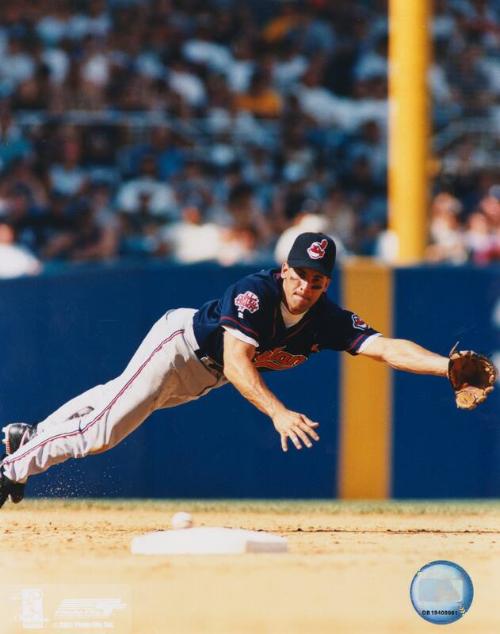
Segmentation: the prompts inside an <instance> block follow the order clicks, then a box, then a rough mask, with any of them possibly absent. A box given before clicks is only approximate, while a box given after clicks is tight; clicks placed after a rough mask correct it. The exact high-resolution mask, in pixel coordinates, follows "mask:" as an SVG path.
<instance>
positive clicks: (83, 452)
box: [0, 233, 494, 506]
mask: <svg viewBox="0 0 500 634" xmlns="http://www.w3.org/2000/svg"><path fill="white" fill-rule="evenodd" d="M334 264H335V244H334V242H333V240H331V238H329V237H327V236H326V235H323V234H317V233H303V234H301V235H300V236H298V238H297V239H296V240H295V242H294V244H293V246H292V248H291V250H290V253H289V256H288V259H287V262H286V263H284V264H283V265H282V267H281V270H279V269H277V270H266V271H261V272H259V273H255V274H253V275H249V276H247V277H245V278H243V279H241V280H239V281H238V282H236V283H235V284H233V285H232V286H230V287H229V288H228V289H227V290H226V292H225V293H224V295H223V296H222V297H221V298H220V299H216V300H212V301H209V302H207V303H206V304H204V305H203V306H202V307H201V308H199V309H198V310H195V309H192V308H178V309H174V310H170V311H168V312H167V313H166V314H165V315H163V316H162V317H161V318H160V319H159V320H158V321H157V322H156V324H154V326H153V327H152V329H151V330H150V331H149V333H148V334H147V336H146V338H145V339H144V341H143V342H142V343H141V344H140V346H139V348H138V350H137V351H136V353H135V354H134V356H133V357H132V359H131V361H130V362H129V364H128V365H127V367H126V368H125V370H124V371H123V373H122V374H121V375H120V376H118V377H117V378H115V379H112V380H111V381H109V382H108V383H105V384H104V385H98V386H96V387H93V388H91V389H90V390H88V391H87V392H84V393H83V394H81V395H79V396H77V397H76V398H74V399H72V400H71V401H69V402H68V403H65V404H64V405H62V407H60V408H59V409H58V410H56V411H55V412H53V413H52V414H51V415H50V416H49V417H48V418H46V419H45V420H43V421H41V422H40V423H38V424H37V425H28V424H27V423H12V424H10V425H7V426H6V427H4V430H3V431H4V443H5V446H6V454H7V455H6V456H5V458H4V459H3V461H2V462H1V464H0V506H1V505H3V504H4V502H5V501H6V499H7V497H9V496H10V498H11V500H12V501H13V502H20V501H21V500H22V499H23V497H24V485H25V482H26V480H27V479H28V477H29V476H32V475H35V474H37V473H41V472H43V471H46V470H47V469H49V467H51V466H52V465H55V464H57V463H60V462H63V461H65V460H67V459H68V458H83V457H85V456H87V455H90V454H95V453H100V452H103V451H107V450H108V449H111V448H112V447H114V446H115V445H116V444H118V443H119V442H121V441H122V440H123V439H124V438H125V437H126V436H128V434H130V433H131V432H133V431H134V430H135V429H136V428H137V427H138V426H139V425H141V423H142V422H143V421H144V420H145V419H146V418H147V417H148V416H149V415H150V414H151V413H152V412H153V411H154V410H156V409H160V408H166V407H174V406H176V405H181V404H182V403H186V402H188V401H191V400H193V399H197V398H200V397H201V396H204V395H205V394H207V393H208V392H210V390H213V389H215V388H218V387H221V386H222V385H224V384H225V383H227V382H230V383H232V384H233V385H234V386H235V388H236V389H237V390H238V391H239V392H240V393H241V394H242V396H244V397H245V398H246V399H247V400H248V401H250V403H252V404H253V405H255V407H256V408H257V409H259V410H260V411H261V412H263V413H264V414H266V415H267V416H269V418H270V419H271V421H272V423H273V425H274V427H275V429H276V431H277V432H278V434H279V436H280V439H281V448H282V449H283V451H287V450H288V442H289V441H291V443H292V444H293V445H294V446H295V447H296V448H297V449H301V448H302V446H303V445H305V446H306V447H311V446H312V444H313V441H318V440H319V436H318V423H317V422H314V421H312V420H310V419H309V418H308V417H307V416H306V415H305V414H303V413H301V412H294V411H291V410H289V409H288V408H287V406H286V404H284V403H282V402H281V401H280V400H279V399H278V398H277V397H276V396H275V395H274V394H273V393H272V392H271V391H270V390H269V388H268V387H267V386H266V383H265V382H264V380H263V378H262V373H263V372H264V371H273V370H286V369H288V368H293V367H295V366H296V365H299V364H300V363H304V362H305V361H307V359H308V358H309V356H310V355H312V354H316V353H318V352H321V351H322V350H338V351H341V350H344V351H347V352H349V353H350V354H353V355H357V354H362V355H365V356H368V357H371V358H373V359H376V360H379V361H384V362H385V363H388V364H389V365H390V366H391V367H393V368H396V369H399V370H406V371H409V372H417V373H423V374H433V375H437V376H443V377H446V376H448V372H449V365H450V364H451V363H452V361H450V359H448V358H447V357H443V356H440V355H438V354H434V353H433V352H430V351H428V350H425V349H424V348H422V347H420V346H419V345H417V344H415V343H413V342H411V341H406V340H402V339H390V338H387V337H384V336H383V335H382V334H381V333H379V332H377V330H375V329H374V328H371V327H370V326H369V325H367V324H366V323H365V322H364V321H363V320H362V319H361V318H360V317H358V315H356V314H354V313H352V312H350V311H349V310H344V309H342V308H340V307H339V306H337V305H336V304H335V303H333V302H332V301H331V300H330V299H329V298H328V297H327V296H326V290H327V288H328V285H329V283H330V278H331V275H332V271H333V267H334ZM455 355H458V360H457V362H456V364H455V365H454V366H453V369H454V372H453V377H452V373H451V372H450V380H452V379H453V380H455V382H456V383H457V385H454V383H453V380H452V385H453V387H454V389H455V391H456V394H457V404H459V403H458V394H459V393H460V394H465V393H466V392H467V395H468V400H467V399H466V401H467V404H466V405H459V406H461V407H462V406H464V407H467V408H471V407H474V406H475V405H477V404H478V403H479V402H481V401H483V400H484V399H485V398H486V396H487V394H488V393H489V391H491V390H492V389H493V387H492V385H493V383H494V368H493V366H491V367H492V368H493V370H492V373H493V379H492V380H491V376H490V377H489V378H488V381H487V384H486V383H485V385H484V386H482V387H474V386H475V385H476V384H477V383H478V381H476V383H474V381H473V380H472V378H471V376H472V374H473V373H472V371H470V370H467V368H468V367H469V366H470V364H471V363H472V361H470V353H455ZM468 355H469V356H468ZM476 356H478V355H476ZM486 361H487V360H486ZM490 365H491V364H490ZM467 372H468V375H467V377H466V378H467V380H464V374H467ZM476 373H477V372H476ZM471 389H474V390H477V391H476V392H471ZM467 390H468V391H467ZM464 402H465V401H464Z"/></svg>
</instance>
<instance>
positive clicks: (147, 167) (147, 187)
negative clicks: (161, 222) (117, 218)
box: [116, 154, 177, 219]
mask: <svg viewBox="0 0 500 634" xmlns="http://www.w3.org/2000/svg"><path fill="white" fill-rule="evenodd" d="M116 206H117V208H118V210H119V211H121V212H123V213H124V214H128V215H134V214H141V213H143V212H144V211H145V210H146V211H147V213H148V215H149V214H151V215H153V216H156V217H158V218H162V219H175V218H176V217H177V203H176V200H175V194H174V191H173V189H172V188H171V187H170V186H169V185H167V184H166V183H163V182H161V181H160V180H159V178H158V169H157V165H156V158H155V156H154V155H153V154H148V155H146V156H144V157H143V159H142V161H141V165H140V174H139V176H138V178H133V179H132V180H129V181H127V182H125V183H123V184H122V185H121V187H120V188H119V189H118V193H117V196H116Z"/></svg>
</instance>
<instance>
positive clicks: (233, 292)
mask: <svg viewBox="0 0 500 634" xmlns="http://www.w3.org/2000/svg"><path fill="white" fill-rule="evenodd" d="M270 303H271V302H270V297H269V292H268V291H267V289H266V286H265V285H264V284H262V283H259V280H256V279H252V278H251V277H247V278H243V279H242V280H240V281H239V282H237V283H236V284H233V286H230V287H229V288H228V289H227V291H226V292H225V294H224V296H223V297H222V300H221V313H220V325H221V326H222V327H223V328H227V329H228V330H231V331H233V332H232V334H233V335H235V334H236V333H235V332H234V331H237V332H239V333H241V335H242V337H240V338H241V339H242V340H243V341H247V342H249V343H252V344H253V345H255V347H258V346H259V344H260V341H261V338H262V335H263V334H264V333H265V332H266V329H267V328H269V323H268V322H269V318H270V315H271V314H272V307H271V305H270Z"/></svg>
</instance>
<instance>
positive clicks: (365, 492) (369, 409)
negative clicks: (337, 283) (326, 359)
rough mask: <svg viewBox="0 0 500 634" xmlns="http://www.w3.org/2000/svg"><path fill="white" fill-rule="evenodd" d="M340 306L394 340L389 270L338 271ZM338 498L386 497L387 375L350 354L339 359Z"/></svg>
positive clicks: (380, 366)
mask: <svg viewBox="0 0 500 634" xmlns="http://www.w3.org/2000/svg"><path fill="white" fill-rule="evenodd" d="M342 288H343V293H342V305H343V307H344V308H347V309H348V310H352V311H353V312H355V313H357V314H359V316H360V317H361V318H362V319H364V320H365V321H367V322H368V323H369V324H370V326H372V327H373V328H375V329H376V330H379V331H380V332H381V333H382V334H383V335H385V336H388V337H391V336H392V274H391V269H390V268H389V267H387V266H385V265H383V264H380V263H377V262H375V261H373V260H369V259H363V258H360V259H354V260H352V261H350V262H348V263H346V264H344V266H343V269H342ZM342 357H343V358H342V372H341V406H340V452H339V455H340V461H339V474H338V476H339V478H338V482H339V484H338V495H339V497H341V498H346V499H353V498H354V499H380V498H386V497H389V495H390V475H391V417H392V411H391V409H392V396H391V370H390V368H389V367H388V366H387V365H385V364H384V363H379V362H377V361H373V360H372V359H368V358H366V357H362V356H361V355H358V356H352V355H350V354H348V353H344V354H343V355H342Z"/></svg>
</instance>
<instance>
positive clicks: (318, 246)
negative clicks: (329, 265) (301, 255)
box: [307, 240, 328, 260]
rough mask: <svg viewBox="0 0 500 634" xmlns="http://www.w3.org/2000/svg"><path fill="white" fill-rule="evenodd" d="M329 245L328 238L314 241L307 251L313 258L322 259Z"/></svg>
mask: <svg viewBox="0 0 500 634" xmlns="http://www.w3.org/2000/svg"><path fill="white" fill-rule="evenodd" d="M327 246H328V240H321V242H313V243H312V244H311V246H310V247H309V248H308V249H307V253H308V255H309V257H310V258H311V260H321V258H324V257H325V253H326V247H327Z"/></svg>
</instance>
